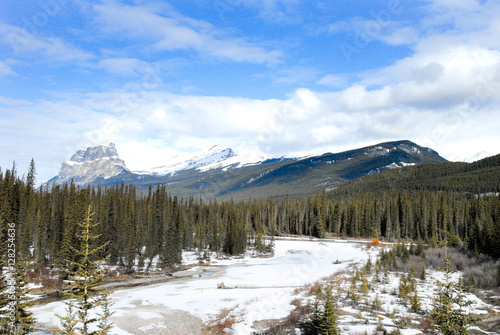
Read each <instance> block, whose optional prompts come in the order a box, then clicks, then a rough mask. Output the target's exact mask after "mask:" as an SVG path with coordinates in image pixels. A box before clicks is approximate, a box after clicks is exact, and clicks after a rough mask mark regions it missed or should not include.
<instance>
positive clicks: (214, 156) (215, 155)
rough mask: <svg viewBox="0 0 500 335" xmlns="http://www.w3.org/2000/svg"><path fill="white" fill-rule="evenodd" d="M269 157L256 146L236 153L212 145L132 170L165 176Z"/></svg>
mask: <svg viewBox="0 0 500 335" xmlns="http://www.w3.org/2000/svg"><path fill="white" fill-rule="evenodd" d="M269 158H270V156H268V155H266V154H264V153H262V152H261V151H260V150H258V149H257V148H255V149H254V150H251V151H248V152H244V153H241V154H236V153H235V152H234V151H233V150H232V149H231V148H226V147H221V146H218V145H214V146H213V147H212V148H210V149H209V150H208V151H204V152H200V153H196V154H193V155H191V156H189V157H186V156H176V157H169V158H167V159H166V160H167V161H168V164H165V165H161V166H157V167H154V168H151V169H148V170H141V171H134V172H135V173H138V174H142V175H153V176H167V175H173V174H175V173H177V172H179V171H186V170H192V169H195V170H198V171H200V172H204V171H208V170H211V169H218V168H227V167H229V166H234V167H236V168H238V167H243V166H248V165H252V164H258V163H260V162H263V161H265V160H267V159H269Z"/></svg>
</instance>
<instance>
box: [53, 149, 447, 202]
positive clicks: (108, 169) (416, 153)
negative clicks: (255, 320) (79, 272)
mask: <svg viewBox="0 0 500 335" xmlns="http://www.w3.org/2000/svg"><path fill="white" fill-rule="evenodd" d="M445 161H446V160H445V159H444V158H442V157H441V156H439V154H438V153H437V152H435V151H433V150H432V149H429V148H424V147H421V146H419V145H417V144H415V143H413V142H410V141H395V142H387V143H381V144H377V145H373V146H369V147H365V148H360V149H355V150H349V151H345V152H341V153H325V154H323V155H319V156H311V157H307V158H271V157H269V156H267V155H265V154H263V153H261V152H260V151H253V152H249V153H246V154H239V155H238V154H236V153H235V152H233V150H231V149H230V148H223V147H219V146H215V147H212V148H211V149H210V150H208V151H206V152H203V153H199V154H196V155H193V156H192V157H189V158H188V159H181V158H174V159H172V160H171V161H170V162H169V163H168V164H165V165H163V166H159V167H156V168H153V169H150V170H147V171H130V170H129V169H127V168H126V166H125V162H123V161H122V160H121V159H119V157H118V153H117V152H116V149H115V146H114V145H113V144H110V145H109V146H108V147H106V146H99V147H95V148H87V149H86V150H80V151H78V152H77V153H76V154H75V155H74V156H73V157H72V158H71V160H70V161H68V162H64V163H63V166H62V168H61V172H60V173H59V175H58V176H57V177H55V178H53V179H51V180H50V181H49V183H53V182H55V183H64V182H68V181H70V180H71V179H73V180H74V181H75V182H76V183H77V184H78V185H87V184H100V185H113V184H116V183H121V182H124V183H126V184H134V185H136V187H137V188H138V189H139V190H142V191H146V190H147V189H148V188H149V186H150V185H153V186H155V185H157V184H162V185H166V187H167V189H168V190H169V191H170V193H172V194H174V195H177V196H182V197H188V196H201V197H204V198H214V197H217V198H223V199H231V198H232V199H235V200H240V199H250V198H252V199H259V198H260V199H262V198H267V197H280V196H285V195H289V196H304V195H309V194H315V193H318V192H322V191H323V190H327V191H328V190H332V189H335V188H337V187H338V186H340V185H342V184H344V183H346V182H348V181H350V180H354V179H356V178H359V177H362V176H366V175H370V174H377V173H379V172H381V171H385V170H391V169H398V168H401V167H405V166H411V165H419V164H423V163H439V162H445Z"/></svg>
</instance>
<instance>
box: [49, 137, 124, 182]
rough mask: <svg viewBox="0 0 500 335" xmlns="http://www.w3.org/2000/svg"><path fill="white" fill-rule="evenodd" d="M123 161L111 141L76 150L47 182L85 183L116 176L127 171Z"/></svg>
mask: <svg viewBox="0 0 500 335" xmlns="http://www.w3.org/2000/svg"><path fill="white" fill-rule="evenodd" d="M129 172H130V171H129V170H128V169H127V167H126V165H125V162H124V161H123V160H122V159H120V157H118V152H117V151H116V147H115V145H114V144H113V143H110V144H109V145H108V146H105V145H99V146H97V147H93V148H87V149H86V150H78V151H77V152H76V153H75V154H74V155H73V156H71V159H70V160H69V161H65V162H63V163H62V166H61V170H60V171H59V174H58V175H57V176H56V177H54V178H52V179H50V180H49V181H48V182H47V183H48V184H53V183H55V184H64V183H69V182H71V180H73V181H74V182H75V183H76V184H77V185H87V184H91V183H93V182H95V181H96V180H98V179H105V180H106V179H110V178H113V177H115V178H117V177H118V176H120V175H122V174H125V173H129Z"/></svg>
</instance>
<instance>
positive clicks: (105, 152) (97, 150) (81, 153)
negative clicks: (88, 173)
mask: <svg viewBox="0 0 500 335" xmlns="http://www.w3.org/2000/svg"><path fill="white" fill-rule="evenodd" d="M108 157H109V158H111V157H116V158H118V152H117V151H116V147H115V144H114V143H110V144H109V145H99V146H97V147H89V148H87V149H82V150H78V151H77V152H76V153H75V154H74V155H73V156H71V159H70V161H72V162H77V163H82V162H89V161H93V160H96V159H101V158H108Z"/></svg>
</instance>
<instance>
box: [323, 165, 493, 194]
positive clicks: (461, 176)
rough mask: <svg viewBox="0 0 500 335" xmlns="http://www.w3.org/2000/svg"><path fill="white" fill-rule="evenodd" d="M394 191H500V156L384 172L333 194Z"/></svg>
mask: <svg viewBox="0 0 500 335" xmlns="http://www.w3.org/2000/svg"><path fill="white" fill-rule="evenodd" d="M392 190H427V191H453V192H461V193H464V192H465V193H471V194H498V192H500V155H496V156H491V157H487V158H484V159H481V160H478V161H475V162H472V163H465V162H441V163H436V164H422V165H417V166H411V167H407V168H405V169H399V170H391V171H383V172H381V173H378V174H374V175H367V176H364V177H361V178H358V179H355V180H352V181H350V182H348V183H345V184H343V185H342V186H341V187H339V188H338V189H337V190H335V192H332V194H331V195H332V196H335V194H338V195H341V196H343V195H346V194H353V193H363V192H366V191H372V192H384V191H392Z"/></svg>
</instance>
